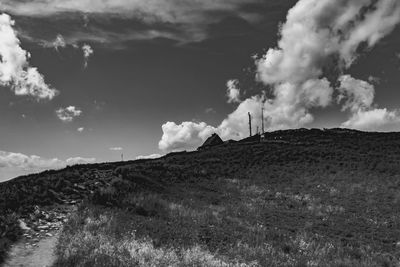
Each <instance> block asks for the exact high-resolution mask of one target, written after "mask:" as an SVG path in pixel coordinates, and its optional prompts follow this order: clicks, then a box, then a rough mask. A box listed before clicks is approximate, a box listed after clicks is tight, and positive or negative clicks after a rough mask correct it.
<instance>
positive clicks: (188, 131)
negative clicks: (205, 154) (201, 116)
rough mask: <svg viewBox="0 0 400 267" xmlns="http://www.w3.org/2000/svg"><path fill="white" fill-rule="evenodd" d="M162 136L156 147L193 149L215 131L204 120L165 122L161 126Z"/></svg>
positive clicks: (166, 149) (165, 149) (163, 148)
mask: <svg viewBox="0 0 400 267" xmlns="http://www.w3.org/2000/svg"><path fill="white" fill-rule="evenodd" d="M162 131H163V136H162V137H161V140H160V142H159V143H158V147H159V148H160V149H161V150H163V151H176V150H181V149H193V148H196V147H197V146H198V145H199V144H201V143H202V142H203V141H204V140H205V139H206V138H207V137H209V136H210V135H211V134H212V133H214V132H215V128H213V127H211V126H209V125H207V124H206V123H204V122H200V123H196V122H183V123H181V124H180V125H177V124H176V123H175V122H167V123H164V124H163V126H162Z"/></svg>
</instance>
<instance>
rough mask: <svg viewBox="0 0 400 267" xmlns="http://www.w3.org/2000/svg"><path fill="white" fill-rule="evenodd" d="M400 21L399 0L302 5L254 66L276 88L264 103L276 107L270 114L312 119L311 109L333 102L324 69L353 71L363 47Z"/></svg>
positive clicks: (304, 0)
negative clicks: (271, 46)
mask: <svg viewBox="0 0 400 267" xmlns="http://www.w3.org/2000/svg"><path fill="white" fill-rule="evenodd" d="M380 21H382V23H380ZM399 21H400V3H399V2H398V1H395V0H380V1H375V2H374V3H371V1H369V0H360V1H351V0H341V1H340V4H338V3H337V2H334V1H329V0H322V1H321V0H301V1H299V2H298V3H297V4H296V6H295V7H293V8H292V9H291V10H290V11H289V13H288V16H287V21H286V23H285V24H283V26H282V28H281V36H282V38H281V39H280V40H279V42H278V47H277V48H271V49H269V50H268V51H267V53H266V54H265V55H264V56H263V57H262V58H261V59H259V60H257V62H256V64H257V67H258V78H259V80H260V81H261V82H263V83H264V84H265V85H269V86H272V87H273V89H272V93H273V95H274V97H275V98H273V99H271V101H267V102H266V103H267V105H269V106H270V104H272V106H273V107H275V108H273V109H272V110H269V111H268V108H266V110H267V113H269V114H270V113H271V111H272V113H273V114H274V113H275V116H276V113H279V114H280V117H282V118H283V119H285V120H287V119H290V117H293V115H299V114H302V115H301V118H303V119H304V120H303V121H304V122H306V123H309V122H310V121H312V119H311V118H312V114H311V113H310V109H311V108H313V107H325V106H327V105H328V104H329V103H330V102H331V100H332V93H333V89H332V87H331V86H330V83H329V81H328V80H327V78H324V77H323V76H324V75H325V74H326V73H325V70H326V69H327V68H328V69H330V71H331V72H332V71H335V70H334V69H332V67H331V66H332V65H337V66H339V67H340V69H339V70H336V71H343V70H345V69H346V68H348V67H350V66H351V65H352V63H353V62H354V60H355V59H356V58H357V51H358V49H359V47H360V45H361V44H364V43H366V44H367V45H368V46H369V47H372V46H374V45H375V44H376V43H377V42H378V41H379V40H380V39H381V38H383V37H384V36H385V35H387V34H388V33H390V32H391V31H392V30H393V29H394V27H395V25H396V24H397V23H399ZM354 93H357V92H354ZM353 96H354V95H353ZM372 99H373V96H372ZM275 103H277V104H275ZM293 106H296V108H294V109H293V108H291V107H293ZM279 110H280V111H279ZM288 110H290V112H287V111H288ZM272 117H274V116H272ZM295 117H296V116H295ZM306 118H310V119H306ZM294 122H297V120H295V121H294ZM278 124H280V123H279V122H278ZM296 124H297V123H296ZM282 126H286V127H293V125H292V124H290V123H289V124H288V125H282ZM294 126H296V125H294ZM272 128H275V127H274V124H272ZM278 128H279V127H278Z"/></svg>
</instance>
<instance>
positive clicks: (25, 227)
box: [18, 220, 31, 231]
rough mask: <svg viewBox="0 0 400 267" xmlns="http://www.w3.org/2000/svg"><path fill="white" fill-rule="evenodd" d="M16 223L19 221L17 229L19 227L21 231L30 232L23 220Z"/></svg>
mask: <svg viewBox="0 0 400 267" xmlns="http://www.w3.org/2000/svg"><path fill="white" fill-rule="evenodd" d="M18 221H19V227H20V228H21V229H22V230H23V231H29V230H31V228H29V227H28V226H27V225H26V223H25V222H24V221H23V220H18Z"/></svg>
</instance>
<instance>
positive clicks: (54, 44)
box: [41, 34, 67, 51]
mask: <svg viewBox="0 0 400 267" xmlns="http://www.w3.org/2000/svg"><path fill="white" fill-rule="evenodd" d="M41 45H42V46H43V47H50V48H54V49H55V50H57V51H58V49H59V48H65V47H66V46H67V42H66V41H65V39H64V36H62V35H61V34H57V36H56V38H55V39H54V40H53V41H49V42H48V41H45V40H42V41H41Z"/></svg>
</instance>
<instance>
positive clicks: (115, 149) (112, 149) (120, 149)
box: [110, 147, 124, 151]
mask: <svg viewBox="0 0 400 267" xmlns="http://www.w3.org/2000/svg"><path fill="white" fill-rule="evenodd" d="M110 150H111V151H122V150H124V149H123V148H122V147H110Z"/></svg>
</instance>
